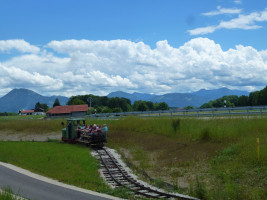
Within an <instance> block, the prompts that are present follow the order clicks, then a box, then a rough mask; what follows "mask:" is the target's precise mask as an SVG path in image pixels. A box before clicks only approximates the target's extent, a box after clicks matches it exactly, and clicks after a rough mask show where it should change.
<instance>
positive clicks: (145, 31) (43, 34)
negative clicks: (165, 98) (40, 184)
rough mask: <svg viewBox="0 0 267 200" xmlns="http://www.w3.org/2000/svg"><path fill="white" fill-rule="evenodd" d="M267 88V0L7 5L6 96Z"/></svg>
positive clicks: (0, 24)
mask: <svg viewBox="0 0 267 200" xmlns="http://www.w3.org/2000/svg"><path fill="white" fill-rule="evenodd" d="M266 85H267V1H266V0H203V1H199V0H56V1H55V0H45V1H44V0H40V1H36V0H23V1H21V0H12V1H10V0H0V97H1V96H3V95H5V94H7V93H8V92H9V91H11V90H12V89H14V88H26V89H30V90H33V91H35V92H38V93H39V94H41V95H45V96H52V95H63V96H67V97H70V96H73V95H83V94H94V95H99V96H102V95H107V94H109V93H110V92H114V91H124V92H129V93H133V92H140V93H151V94H166V93H178V92H179V93H187V92H194V91H198V90H200V89H218V88H222V87H227V88H229V89H238V90H244V91H249V92H251V91H255V90H261V89H263V88H264V87H265V86H266Z"/></svg>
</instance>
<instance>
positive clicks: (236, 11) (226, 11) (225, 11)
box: [202, 6, 242, 16]
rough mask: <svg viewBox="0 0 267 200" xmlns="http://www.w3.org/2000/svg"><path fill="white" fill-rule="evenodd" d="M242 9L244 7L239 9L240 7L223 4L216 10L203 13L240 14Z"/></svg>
mask: <svg viewBox="0 0 267 200" xmlns="http://www.w3.org/2000/svg"><path fill="white" fill-rule="evenodd" d="M241 11H242V9H238V8H222V7H221V6H218V7H217V10H216V11H211V12H206V13H202V15H206V16H214V15H222V14H239V13H241Z"/></svg>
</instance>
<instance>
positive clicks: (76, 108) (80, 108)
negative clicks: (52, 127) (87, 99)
mask: <svg viewBox="0 0 267 200" xmlns="http://www.w3.org/2000/svg"><path fill="white" fill-rule="evenodd" d="M87 111H88V105H87V104H85V105H72V106H55V107H54V108H52V109H50V110H49V111H47V112H46V113H49V114H63V113H72V112H87Z"/></svg>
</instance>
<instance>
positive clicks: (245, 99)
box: [237, 95, 249, 106]
mask: <svg viewBox="0 0 267 200" xmlns="http://www.w3.org/2000/svg"><path fill="white" fill-rule="evenodd" d="M248 105H249V98H248V96H246V95H242V96H240V97H239V98H238V104H237V106H248Z"/></svg>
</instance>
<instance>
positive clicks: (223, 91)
mask: <svg viewBox="0 0 267 200" xmlns="http://www.w3.org/2000/svg"><path fill="white" fill-rule="evenodd" d="M191 94H193V95H196V96H199V97H205V98H208V99H210V100H215V99H218V98H221V97H223V96H226V95H237V96H242V95H246V96H248V95H249V92H247V91H241V90H230V89H228V88H219V89H215V90H205V89H202V90H199V91H197V92H192V93H191Z"/></svg>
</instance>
